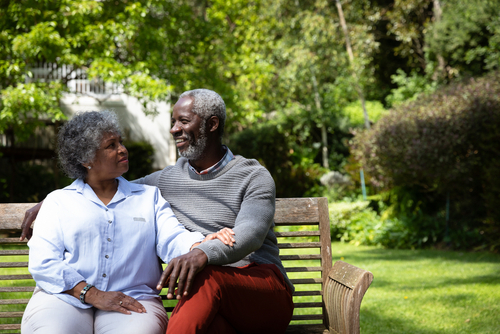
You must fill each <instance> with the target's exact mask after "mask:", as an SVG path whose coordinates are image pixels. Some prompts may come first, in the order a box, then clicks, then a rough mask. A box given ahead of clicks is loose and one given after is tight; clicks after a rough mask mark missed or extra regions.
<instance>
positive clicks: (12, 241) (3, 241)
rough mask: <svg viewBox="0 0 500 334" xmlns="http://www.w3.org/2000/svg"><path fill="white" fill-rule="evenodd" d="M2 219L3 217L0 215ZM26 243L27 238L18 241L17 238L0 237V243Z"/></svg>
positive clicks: (0, 225)
mask: <svg viewBox="0 0 500 334" xmlns="http://www.w3.org/2000/svg"><path fill="white" fill-rule="evenodd" d="M2 219H3V217H2ZM2 226H3V222H1V224H0V230H2V228H1V227H2ZM26 243H28V240H26V239H24V240H23V241H20V240H19V238H0V244H20V245H23V244H26Z"/></svg>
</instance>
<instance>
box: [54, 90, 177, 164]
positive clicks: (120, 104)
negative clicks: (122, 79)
mask: <svg viewBox="0 0 500 334" xmlns="http://www.w3.org/2000/svg"><path fill="white" fill-rule="evenodd" d="M61 108H62V109H63V111H64V113H65V114H66V115H67V116H68V117H70V118H71V116H72V115H74V114H75V113H77V112H80V111H92V110H106V109H107V110H113V111H114V112H115V113H116V114H117V115H118V118H119V121H120V125H121V127H122V129H123V133H124V134H125V135H126V136H127V139H130V140H133V141H141V140H144V141H147V142H149V143H150V144H151V145H153V148H154V149H155V157H154V160H155V161H154V164H153V168H155V169H163V168H164V167H165V166H168V165H173V164H174V163H175V161H176V149H175V144H174V141H173V140H172V136H171V135H170V132H169V130H170V106H169V105H168V104H167V103H165V102H161V103H158V104H157V110H158V111H159V114H158V115H156V116H153V115H148V116H146V115H145V114H144V112H143V106H142V104H141V103H140V102H139V101H138V100H137V99H136V98H134V97H131V96H128V95H126V94H120V95H111V97H110V98H108V99H107V100H105V101H103V102H101V103H99V101H98V100H97V99H95V98H93V97H90V96H82V95H76V94H66V95H65V96H64V97H63V98H62V99H61ZM131 158H132V159H133V157H131Z"/></svg>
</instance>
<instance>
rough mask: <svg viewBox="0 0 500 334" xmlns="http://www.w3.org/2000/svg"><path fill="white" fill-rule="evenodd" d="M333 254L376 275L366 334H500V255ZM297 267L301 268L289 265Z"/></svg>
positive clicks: (356, 250)
mask: <svg viewBox="0 0 500 334" xmlns="http://www.w3.org/2000/svg"><path fill="white" fill-rule="evenodd" d="M293 252H294V253H297V252H298V251H293ZM332 253H333V261H334V262H335V261H337V260H344V261H346V262H348V263H350V264H353V265H355V266H358V267H360V268H363V269H366V270H369V271H371V272H372V273H373V275H374V280H373V283H372V285H371V286H370V288H369V289H368V291H367V293H366V295H365V297H364V299H363V303H362V304H361V333H362V334H370V333H377V334H379V333H414V334H437V333H439V334H442V333H445V334H446V333H449V334H452V333H453V334H454V333H485V334H486V333H495V334H497V333H500V255H497V254H489V253H466V252H451V251H438V250H387V249H381V248H377V247H368V246H357V247H356V246H353V245H350V244H343V243H333V244H332ZM8 260H12V259H7V257H2V258H1V259H0V261H8ZM16 261H26V257H17V258H16ZM292 265H298V264H297V263H295V264H292V263H287V266H292ZM300 265H301V266H303V265H309V266H311V265H316V264H315V263H313V262H312V261H311V262H310V263H307V264H304V263H301V264H300ZM18 270H19V269H17V270H15V271H18ZM5 271H6V270H5V269H0V275H5V274H7V273H6V272H5ZM9 273H13V270H9ZM295 275H300V274H295ZM308 288H312V287H308ZM0 298H8V296H5V295H4V296H2V297H0ZM304 301H305V300H304ZM299 313H300V310H297V312H296V314H299ZM3 320H7V319H3Z"/></svg>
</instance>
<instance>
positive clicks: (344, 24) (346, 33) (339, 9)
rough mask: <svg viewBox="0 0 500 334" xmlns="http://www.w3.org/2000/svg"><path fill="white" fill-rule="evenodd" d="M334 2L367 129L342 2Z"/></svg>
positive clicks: (364, 107) (368, 122)
mask: <svg viewBox="0 0 500 334" xmlns="http://www.w3.org/2000/svg"><path fill="white" fill-rule="evenodd" d="M336 4H337V10H338V12H339V18H340V25H341V26H342V30H343V31H344V36H345V47H346V49H347V54H348V56H349V63H350V64H351V69H352V75H353V77H354V82H355V85H356V91H357V92H358V95H359V100H360V101H361V107H362V108H363V116H364V118H365V127H366V128H367V129H369V128H370V119H369V118H368V112H367V111H366V106H365V97H364V95H363V90H362V89H361V87H360V85H359V79H358V75H357V73H356V69H355V67H354V54H353V52H352V47H351V40H350V39H349V31H348V30H347V23H346V21H345V18H344V11H343V10H342V4H341V3H340V1H339V0H336Z"/></svg>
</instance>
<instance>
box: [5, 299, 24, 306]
mask: <svg viewBox="0 0 500 334" xmlns="http://www.w3.org/2000/svg"><path fill="white" fill-rule="evenodd" d="M29 301H30V300H29V299H0V305H13V304H28V302H29Z"/></svg>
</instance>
